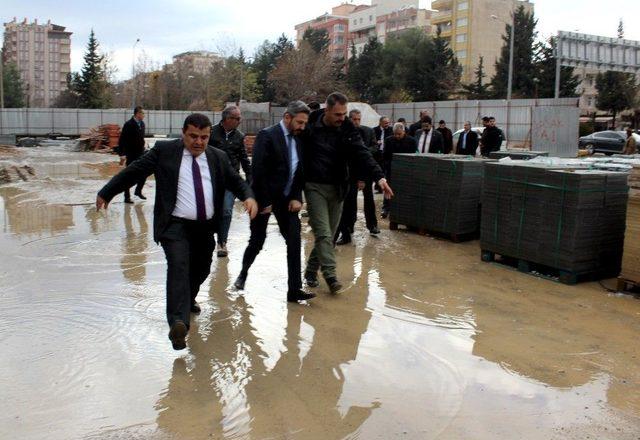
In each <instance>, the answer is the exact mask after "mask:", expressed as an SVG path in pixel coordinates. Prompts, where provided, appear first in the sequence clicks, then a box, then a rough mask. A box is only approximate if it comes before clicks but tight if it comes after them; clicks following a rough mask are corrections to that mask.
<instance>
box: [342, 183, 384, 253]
mask: <svg viewBox="0 0 640 440" xmlns="http://www.w3.org/2000/svg"><path fill="white" fill-rule="evenodd" d="M362 195H363V196H364V218H365V222H366V224H367V229H368V230H372V229H373V228H377V227H378V219H377V218H376V204H375V202H374V200H373V181H371V180H368V181H366V182H365V183H364V189H363V190H362ZM357 216H358V183H357V182H356V183H351V184H349V190H348V191H347V196H346V197H345V199H344V204H343V205H342V216H341V217H340V225H339V226H338V232H337V233H336V237H335V239H336V240H337V239H338V236H339V235H340V234H342V236H343V237H345V238H348V237H350V236H351V234H353V229H354V227H355V224H356V219H357Z"/></svg>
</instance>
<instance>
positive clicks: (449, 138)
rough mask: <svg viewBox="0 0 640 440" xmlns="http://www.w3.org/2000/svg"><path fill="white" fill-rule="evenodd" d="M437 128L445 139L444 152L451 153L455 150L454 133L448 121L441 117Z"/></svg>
mask: <svg viewBox="0 0 640 440" xmlns="http://www.w3.org/2000/svg"><path fill="white" fill-rule="evenodd" d="M437 130H438V131H439V132H440V134H441V135H442V140H443V141H444V154H449V153H451V151H452V150H453V133H452V132H451V130H449V128H447V123H446V122H445V121H444V119H441V120H440V122H438V128H437Z"/></svg>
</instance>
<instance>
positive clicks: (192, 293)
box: [96, 113, 258, 350]
mask: <svg viewBox="0 0 640 440" xmlns="http://www.w3.org/2000/svg"><path fill="white" fill-rule="evenodd" d="M210 133H211V121H210V120H209V118H207V116H205V115H203V114H199V113H194V114H192V115H189V116H188V117H187V119H186V120H185V121H184V125H183V128H182V138H181V139H174V140H170V141H159V142H156V144H155V146H154V147H153V148H152V149H151V150H149V151H148V152H147V153H146V154H145V155H144V156H142V157H141V158H140V159H138V160H137V161H135V162H134V163H132V164H131V165H129V166H128V167H127V168H125V169H124V170H122V171H121V172H120V173H118V174H117V175H115V176H114V177H113V178H112V179H111V180H110V181H109V182H108V183H107V184H106V185H105V186H104V187H103V188H102V189H101V190H100V191H99V192H98V196H97V197H96V208H97V209H98V210H100V208H103V207H104V208H105V209H106V207H107V205H108V203H109V202H110V201H111V199H112V198H113V197H114V196H115V195H116V194H118V193H121V192H123V191H124V190H125V189H126V188H128V187H129V186H131V185H132V184H133V183H135V182H137V181H138V180H139V179H141V178H143V177H147V176H149V175H150V174H154V175H155V179H156V197H155V206H154V210H153V212H154V216H153V238H154V240H155V241H156V243H157V242H159V243H160V244H161V245H162V248H163V249H164V253H165V256H166V259H167V321H168V322H169V327H170V328H171V330H170V331H169V339H170V340H171V343H172V345H173V348H174V349H175V350H182V349H184V348H185V347H186V342H185V338H186V336H187V332H188V331H189V321H190V313H199V312H200V306H199V305H198V303H197V302H196V295H197V294H198V291H199V290H200V285H201V284H202V283H203V282H204V280H205V279H206V278H207V276H209V272H210V267H211V259H212V256H213V250H214V248H215V244H216V243H215V239H214V236H213V234H214V232H216V231H218V230H219V228H220V226H221V225H220V224H221V218H222V211H223V199H224V195H225V191H227V190H228V191H231V192H232V193H233V194H234V195H235V196H236V197H238V198H239V199H240V200H243V201H244V206H245V209H246V210H247V212H248V213H249V216H250V217H251V218H254V217H255V216H256V213H257V211H258V206H257V204H256V201H255V200H254V199H253V192H252V191H251V189H250V188H249V186H248V185H247V184H246V183H245V181H244V180H243V179H242V178H241V177H240V175H239V174H238V173H237V172H236V171H235V170H234V169H233V167H232V166H231V164H230V163H229V159H228V158H227V156H226V154H225V153H224V152H223V151H220V150H218V149H216V148H213V147H210V146H208V145H207V143H208V141H209V135H210ZM203 153H204V154H203Z"/></svg>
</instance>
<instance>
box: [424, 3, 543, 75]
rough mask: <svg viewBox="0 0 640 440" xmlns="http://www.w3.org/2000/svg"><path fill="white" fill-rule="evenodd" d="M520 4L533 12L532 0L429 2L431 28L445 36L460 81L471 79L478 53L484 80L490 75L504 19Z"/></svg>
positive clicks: (497, 56) (507, 20)
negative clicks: (458, 72) (481, 62)
mask: <svg viewBox="0 0 640 440" xmlns="http://www.w3.org/2000/svg"><path fill="white" fill-rule="evenodd" d="M521 5H522V6H524V8H525V10H526V11H528V12H531V13H532V12H533V3H530V2H529V1H528V0H434V1H433V2H432V3H431V7H432V9H434V10H435V11H434V12H433V14H432V16H431V25H432V26H433V28H434V32H435V29H437V28H438V27H439V28H440V30H441V32H442V36H443V37H445V38H447V39H448V40H449V42H450V45H451V48H452V49H453V51H454V52H455V54H456V57H457V58H458V62H459V63H460V65H461V66H462V69H463V70H462V82H463V83H469V82H472V81H473V80H474V71H475V69H476V67H477V66H478V62H479V60H480V57H483V59H484V71H485V73H486V75H487V76H486V77H485V81H489V80H490V79H491V77H492V76H493V74H494V73H495V62H496V60H497V59H498V58H499V57H500V50H501V49H502V45H503V41H502V35H503V34H504V33H505V23H509V24H510V23H511V14H512V13H513V12H515V11H516V10H517V9H518V8H519V7H520V6H521ZM492 16H496V18H492Z"/></svg>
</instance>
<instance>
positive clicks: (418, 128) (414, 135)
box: [409, 121, 422, 137]
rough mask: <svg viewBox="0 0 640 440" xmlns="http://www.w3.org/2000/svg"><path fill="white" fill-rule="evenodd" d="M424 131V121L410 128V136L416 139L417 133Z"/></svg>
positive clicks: (415, 123)
mask: <svg viewBox="0 0 640 440" xmlns="http://www.w3.org/2000/svg"><path fill="white" fill-rule="evenodd" d="M421 129H422V121H418V122H414V123H413V124H411V125H410V126H409V135H410V136H413V137H416V131H418V130H421Z"/></svg>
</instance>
